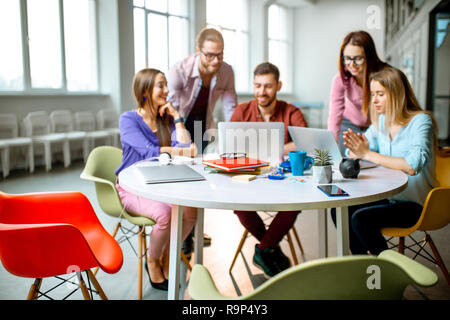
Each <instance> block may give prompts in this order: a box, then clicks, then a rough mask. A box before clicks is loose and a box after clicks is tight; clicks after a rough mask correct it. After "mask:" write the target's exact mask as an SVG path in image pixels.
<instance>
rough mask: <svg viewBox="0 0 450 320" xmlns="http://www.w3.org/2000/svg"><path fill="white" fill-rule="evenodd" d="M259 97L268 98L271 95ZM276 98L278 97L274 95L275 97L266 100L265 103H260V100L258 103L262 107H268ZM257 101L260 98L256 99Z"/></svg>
mask: <svg viewBox="0 0 450 320" xmlns="http://www.w3.org/2000/svg"><path fill="white" fill-rule="evenodd" d="M259 98H268V99H270V97H269V96H261V97H259ZM276 98H277V97H276V96H274V97H272V99H270V100H266V101H267V102H266V103H264V104H260V103H259V102H258V105H259V106H260V107H262V108H266V107H268V106H270V105H271V104H272V102H274V101H275V99H276ZM256 101H258V98H257V99H256Z"/></svg>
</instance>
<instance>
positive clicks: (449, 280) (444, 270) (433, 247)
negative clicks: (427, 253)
mask: <svg viewBox="0 0 450 320" xmlns="http://www.w3.org/2000/svg"><path fill="white" fill-rule="evenodd" d="M425 241H426V242H428V243H429V244H430V247H431V250H432V251H433V255H434V256H435V258H436V261H437V263H438V265H439V268H441V271H442V273H443V274H444V277H445V279H446V280H447V284H448V285H449V286H450V276H449V274H448V270H447V267H446V266H445V263H444V261H443V260H442V257H441V255H440V254H439V251H438V249H437V247H436V245H435V244H434V242H433V239H431V236H430V235H429V234H428V233H427V234H426V236H425Z"/></svg>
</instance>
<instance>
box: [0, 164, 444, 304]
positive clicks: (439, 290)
mask: <svg viewBox="0 0 450 320" xmlns="http://www.w3.org/2000/svg"><path fill="white" fill-rule="evenodd" d="M82 169H83V163H81V162H76V163H74V164H72V166H71V167H70V168H69V169H64V168H62V166H61V165H58V164H56V165H54V168H53V170H52V171H51V172H49V173H47V172H45V171H44V170H43V169H42V168H37V171H36V172H35V173H34V174H32V175H30V174H28V173H27V172H25V171H22V170H17V171H13V172H12V173H11V176H9V177H8V178H7V179H3V180H1V181H0V190H2V191H4V192H7V193H26V192H37V191H81V192H83V193H84V194H85V195H86V196H87V197H88V198H89V200H90V201H91V203H92V204H93V206H94V209H95V211H96V212H97V214H98V217H99V219H100V221H101V222H102V224H103V225H104V226H105V228H106V229H107V230H109V231H112V230H113V228H114V226H115V224H116V222H117V220H116V219H114V218H111V217H109V216H107V215H106V214H104V213H103V212H102V211H101V209H100V207H99V206H98V204H97V199H96V196H95V190H94V185H93V184H92V183H90V182H87V181H84V180H81V179H80V178H79V175H80V173H81V171H82ZM328 220H329V221H328V225H329V227H328V239H329V254H330V256H333V255H335V254H336V242H335V236H336V232H335V228H334V226H333V224H332V222H331V219H330V218H329V219H328ZM295 225H296V228H297V231H298V233H299V236H300V239H301V242H302V245H303V248H304V250H305V254H304V256H305V258H306V260H312V259H316V258H317V257H318V254H317V252H318V245H317V240H318V234H317V213H316V212H315V211H304V212H302V213H301V214H300V215H299V216H298V218H297V221H296V224H295ZM205 232H206V233H207V234H209V235H210V236H211V237H212V245H211V246H210V247H207V248H205V249H204V265H205V266H206V267H207V268H208V269H209V271H210V272H211V274H212V277H213V279H214V281H215V283H216V285H217V287H218V289H219V290H220V291H221V292H222V293H224V294H226V295H228V296H237V295H242V294H246V293H249V292H251V291H252V290H253V289H254V288H255V287H257V286H259V285H260V284H261V283H263V282H264V281H265V279H264V277H263V275H262V273H261V271H260V270H259V269H257V268H256V267H254V266H253V264H252V256H253V251H254V245H255V243H256V240H255V239H254V238H253V237H249V238H248V239H247V241H246V243H245V245H244V248H243V254H242V255H240V256H239V257H238V259H237V261H236V264H235V266H234V268H233V272H232V273H231V274H230V273H229V272H228V269H229V266H230V263H231V261H232V259H233V256H234V252H235V250H236V247H237V245H238V243H239V240H240V238H241V236H242V232H243V227H242V226H241V225H240V223H239V221H238V219H237V217H236V216H235V215H234V214H233V213H232V212H231V211H228V210H210V209H207V210H205ZM431 234H432V237H433V239H434V241H435V242H436V244H437V246H438V248H439V251H440V253H441V255H442V257H443V259H444V261H445V263H446V264H447V266H449V267H450V225H448V226H447V227H446V228H443V229H441V230H438V231H435V232H432V233H431ZM420 237H421V235H418V238H420ZM136 241H137V240H136V238H133V239H132V240H131V242H132V244H133V245H134V244H136ZM121 247H122V250H123V253H124V264H123V267H122V269H121V270H120V271H119V272H118V273H116V274H106V273H104V272H102V271H100V272H99V273H98V275H97V279H98V280H99V282H100V284H101V285H102V287H103V289H104V291H105V293H106V294H107V296H108V298H110V299H121V300H132V299H136V298H137V272H136V270H137V258H136V256H135V254H134V251H133V250H132V249H131V247H130V245H129V244H128V243H127V242H126V241H125V242H123V243H121ZM282 248H283V251H284V252H285V253H286V254H287V255H288V256H290V254H289V252H290V251H289V249H288V245H287V243H286V242H283V243H282ZM296 250H297V253H299V250H298V248H296ZM302 261H303V260H301V262H302ZM418 261H420V262H421V263H424V264H425V265H427V266H429V267H431V268H433V269H434V270H436V273H437V274H438V276H439V282H438V284H437V285H436V286H434V287H432V288H422V289H420V292H419V291H418V290H416V289H415V288H412V287H409V288H407V289H406V291H405V298H407V299H424V298H428V299H446V300H448V299H450V287H449V286H448V285H447V283H446V282H445V279H444V277H443V276H442V273H441V272H440V270H439V269H438V268H436V267H435V266H432V265H431V264H430V263H428V262H427V261H424V260H420V259H419V260H418ZM182 274H183V276H182V279H185V278H188V277H189V273H188V272H187V271H186V268H184V267H182ZM143 280H144V283H143V298H144V299H149V300H158V299H166V298H167V294H166V293H165V292H162V291H159V290H155V289H153V288H151V286H150V283H149V282H148V278H147V276H146V275H145V274H144V278H143ZM32 282H33V280H32V279H24V278H19V277H16V276H13V275H11V274H10V273H8V272H7V271H6V270H5V269H4V268H3V266H1V267H0V299H24V298H26V295H27V293H28V290H29V287H30V285H31V284H32ZM53 282H54V280H50V279H49V280H44V283H43V286H42V289H45V288H47V287H49V284H50V283H53ZM185 285H186V282H185V281H183V285H182V289H183V290H182V292H181V297H184V298H185V299H188V298H189V296H188V294H187V293H186V292H185V291H184V288H185ZM71 289H72V286H71V285H70V284H65V285H63V286H61V287H60V288H58V290H57V291H56V290H55V292H54V294H55V296H56V297H57V298H62V297H64V296H65V295H67V294H68V293H69V292H70V291H71ZM81 298H82V296H81V294H80V293H76V294H74V295H73V296H71V297H70V299H81Z"/></svg>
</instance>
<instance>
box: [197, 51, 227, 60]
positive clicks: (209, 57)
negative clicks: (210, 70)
mask: <svg viewBox="0 0 450 320" xmlns="http://www.w3.org/2000/svg"><path fill="white" fill-rule="evenodd" d="M200 52H201V53H202V54H203V55H204V56H205V57H206V60H208V61H213V60H214V58H217V60H223V52H221V53H209V52H207V53H205V52H203V51H202V50H200Z"/></svg>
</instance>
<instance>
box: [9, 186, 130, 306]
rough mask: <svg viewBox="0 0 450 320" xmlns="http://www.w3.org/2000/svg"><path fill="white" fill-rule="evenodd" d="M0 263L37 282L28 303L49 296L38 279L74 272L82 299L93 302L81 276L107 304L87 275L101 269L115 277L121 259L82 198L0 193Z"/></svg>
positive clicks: (72, 194) (69, 194)
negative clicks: (83, 276)
mask: <svg viewBox="0 0 450 320" xmlns="http://www.w3.org/2000/svg"><path fill="white" fill-rule="evenodd" d="M0 260H1V261H2V263H3V266H4V267H5V269H6V270H8V272H10V273H12V274H14V275H16V276H19V277H27V278H35V279H36V280H35V282H34V284H33V285H32V286H31V289H30V291H29V294H28V299H29V300H33V299H37V298H39V297H41V296H47V295H46V293H43V292H40V291H39V289H40V286H41V283H42V278H46V277H52V276H58V275H63V274H70V273H73V272H74V271H75V272H76V273H77V276H78V280H79V286H80V288H81V291H82V293H83V297H84V299H86V300H90V299H91V298H93V296H92V291H94V290H92V289H90V290H88V289H87V287H86V285H85V282H84V281H83V278H82V276H81V271H85V272H86V273H87V276H88V279H90V281H92V284H93V285H94V287H95V289H96V290H97V293H98V294H99V295H100V297H101V298H102V299H103V300H106V299H107V297H106V295H105V293H104V292H103V290H102V288H101V286H100V284H99V283H98V281H97V279H96V278H95V276H94V274H93V273H92V272H91V271H90V269H91V268H95V267H100V268H101V269H102V270H103V271H105V272H107V273H116V272H117V271H119V270H120V268H121V267H122V263H123V255H122V250H121V248H120V246H119V244H118V243H117V242H116V241H115V240H114V238H112V237H111V235H109V233H108V232H107V231H106V230H105V229H104V228H103V226H102V225H101V223H100V221H99V220H98V218H97V216H96V215H95V212H94V210H93V208H92V206H91V204H90V202H89V200H88V199H87V198H86V196H85V195H83V194H82V193H79V192H59V193H57V192H55V193H30V194H18V195H13V194H6V193H3V192H1V191H0ZM65 281H67V280H65ZM89 284H90V282H89ZM89 286H90V285H89ZM49 291H51V290H49ZM89 291H90V295H89ZM47 292H48V291H47ZM66 298H67V297H66Z"/></svg>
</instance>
